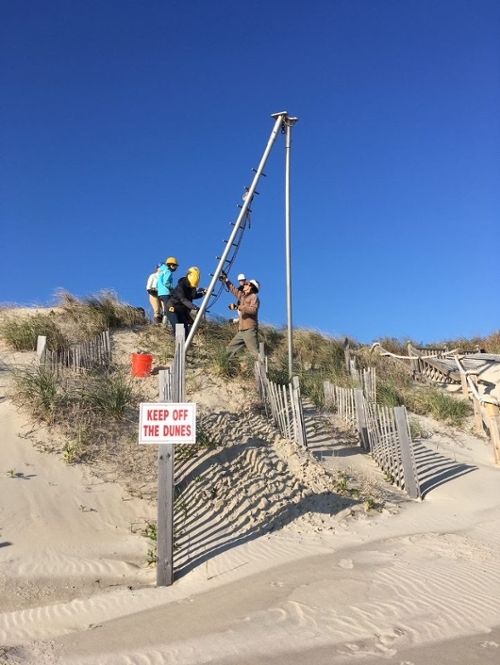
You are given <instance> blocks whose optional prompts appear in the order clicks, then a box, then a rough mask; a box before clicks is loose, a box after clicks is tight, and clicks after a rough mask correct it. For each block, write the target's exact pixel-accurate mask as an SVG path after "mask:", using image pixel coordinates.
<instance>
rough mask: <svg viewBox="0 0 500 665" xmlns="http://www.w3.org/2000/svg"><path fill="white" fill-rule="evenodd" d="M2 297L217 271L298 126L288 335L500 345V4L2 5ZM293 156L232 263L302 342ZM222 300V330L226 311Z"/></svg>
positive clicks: (273, 181)
mask: <svg viewBox="0 0 500 665" xmlns="http://www.w3.org/2000/svg"><path fill="white" fill-rule="evenodd" d="M0 23H1V27H0V38H1V43H2V46H1V51H0V54H1V62H2V66H1V68H0V69H1V71H0V74H1V78H2V97H3V102H2V105H1V109H0V113H1V115H0V120H1V126H2V130H1V131H2V137H1V143H2V151H1V152H2V154H1V157H0V169H1V172H0V177H1V189H2V191H1V203H0V205H1V208H0V214H1V224H2V235H1V237H2V244H3V249H2V259H1V262H0V302H15V303H26V304H35V303H36V304H39V303H43V304H47V303H51V302H53V298H54V293H55V291H56V290H57V289H58V288H64V289H66V290H68V291H70V292H71V293H73V294H75V295H77V296H85V295H89V294H94V293H96V292H98V291H100V290H102V289H107V288H109V289H113V290H115V291H116V292H117V293H118V295H119V296H120V298H122V299H124V300H126V301H127V302H130V303H132V304H134V305H141V306H144V307H148V301H147V294H146V292H145V283H146V280H147V277H148V275H149V274H150V272H151V271H152V269H153V267H154V265H155V264H156V263H157V262H158V261H161V260H164V259H165V258H166V257H167V256H170V255H174V256H176V257H177V258H178V259H179V262H180V264H181V267H180V269H179V273H178V274H179V277H180V276H182V275H183V274H185V272H186V271H187V269H188V268H189V267H190V266H192V265H197V266H199V268H200V269H201V272H202V283H203V285H208V283H209V280H210V278H209V273H211V272H213V271H214V270H215V268H216V265H217V260H216V258H215V257H216V256H220V255H221V253H222V251H223V239H225V238H228V237H229V234H230V232H231V228H232V227H231V225H230V223H231V222H234V221H235V220H236V218H237V215H238V208H237V206H238V204H239V203H241V196H242V194H243V191H244V187H245V186H249V185H250V184H251V181H252V177H253V173H252V171H251V169H252V168H255V167H257V166H258V163H259V161H260V159H261V157H262V154H263V151H264V148H265V146H266V144H267V141H268V139H269V135H270V132H271V130H272V127H273V123H274V121H273V119H272V118H271V117H270V116H271V114H272V113H275V112H278V111H282V110H287V111H288V112H289V113H290V114H291V115H293V116H297V117H299V119H300V120H299V122H298V123H297V125H296V126H295V128H294V130H293V145H292V151H291V159H292V174H291V175H292V182H291V223H292V262H293V273H292V274H293V280H292V283H293V321H294V325H295V326H297V327H311V328H316V329H319V330H321V331H323V332H326V333H329V334H331V335H335V336H337V335H344V334H347V335H349V336H351V337H353V338H355V339H357V340H359V341H361V342H367V343H368V342H371V341H373V340H375V339H377V338H380V337H384V336H391V337H397V338H400V339H405V338H408V337H411V338H412V339H414V340H415V341H419V342H423V343H431V342H437V341H442V340H445V339H450V338H454V337H458V336H466V337H471V336H474V335H488V334H490V333H491V332H493V331H495V330H498V329H499V327H500V324H499V313H500V307H499V300H500V299H499V296H498V292H499V282H500V260H499V248H500V231H499V213H500V186H499V182H500V177H499V176H500V115H499V109H500V3H498V2H497V0H418V1H415V0H309V1H308V2H303V1H299V0H289V2H287V3H285V4H281V5H280V4H276V3H270V2H264V1H263V0H253V1H252V0H247V1H246V2H242V1H239V0H213V1H212V2H209V1H208V0H206V1H205V0H163V1H161V0H142V1H139V0H135V1H131V0H85V1H84V0H45V1H44V2H38V1H36V0H29V1H28V0H5V1H4V2H3V3H2V19H1V22H0ZM284 153H285V146H284V138H283V137H282V136H279V137H278V140H277V141H276V144H275V145H274V148H273V150H272V153H271V155H270V158H269V161H268V164H267V167H266V170H265V172H266V175H267V177H266V178H265V179H262V180H261V182H260V184H259V186H258V191H259V193H260V195H259V196H258V197H257V198H256V201H255V202H254V204H253V206H252V209H253V215H252V227H251V229H250V230H249V231H247V232H246V233H245V237H244V240H243V244H242V247H241V249H240V251H239V254H238V260H237V262H236V264H235V270H234V274H231V277H232V278H233V279H234V280H235V279H236V274H237V272H239V271H240V270H242V271H244V272H245V273H246V274H247V277H253V278H256V279H258V280H259V281H260V282H261V284H262V290H261V294H260V295H261V312H260V318H261V321H264V322H268V323H274V324H276V325H285V324H286V320H287V311H286V271H285V212H284V199H285V194H284V178H285V168H284V164H285V161H284V160H285V157H284ZM230 301H231V299H230V297H229V296H228V295H225V296H223V297H222V298H221V299H220V300H219V302H218V303H217V304H216V305H215V306H214V307H213V308H212V310H211V313H212V314H221V315H223V316H228V315H229V312H228V310H227V305H228V303H229V302H230Z"/></svg>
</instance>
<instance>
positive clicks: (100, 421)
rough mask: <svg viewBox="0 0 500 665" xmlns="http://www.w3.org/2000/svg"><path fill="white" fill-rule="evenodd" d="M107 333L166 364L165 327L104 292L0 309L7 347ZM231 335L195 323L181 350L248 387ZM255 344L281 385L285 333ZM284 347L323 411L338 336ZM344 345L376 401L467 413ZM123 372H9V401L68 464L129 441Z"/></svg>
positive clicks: (339, 375) (337, 363)
mask: <svg viewBox="0 0 500 665" xmlns="http://www.w3.org/2000/svg"><path fill="white" fill-rule="evenodd" d="M108 328H112V329H113V328H122V329H125V330H127V329H129V330H133V331H134V334H136V335H137V343H138V344H139V346H140V348H141V349H142V350H144V351H146V352H149V353H152V354H154V356H155V358H156V363H157V365H161V366H168V365H169V364H170V362H171V360H172V357H173V353H174V348H175V344H174V339H173V336H172V335H171V332H170V329H169V328H168V327H165V326H154V325H148V324H147V322H146V320H145V318H144V313H143V312H142V311H139V310H137V309H136V308H134V307H131V306H130V305H128V304H126V303H123V302H121V301H120V300H119V299H118V298H117V297H116V295H115V294H113V293H112V292H109V291H104V292H101V293H99V294H97V295H96V296H92V297H88V298H83V299H78V298H76V297H74V296H72V295H71V294H68V293H65V292H63V293H61V294H60V304H59V309H57V310H52V311H51V312H50V313H48V314H43V313H41V314H32V315H29V316H26V317H17V316H15V315H14V312H12V313H11V312H9V311H4V312H2V318H1V321H0V337H1V338H2V339H3V340H4V341H5V342H6V343H7V344H8V345H9V346H10V347H11V348H13V349H15V350H18V351H22V350H30V351H33V350H34V349H35V348H36V340H37V337H38V335H45V336H46V337H47V343H48V346H49V348H50V349H52V350H59V349H62V348H67V346H68V344H69V343H70V341H73V340H75V339H81V340H84V339H86V338H88V337H89V336H90V335H91V334H96V333H97V332H100V331H101V330H105V329H108ZM235 332H236V326H235V324H234V323H233V322H232V321H230V320H228V319H222V318H212V319H207V320H204V321H202V322H201V324H200V327H199V330H198V334H197V337H196V339H195V342H194V344H193V346H192V348H191V349H190V351H189V353H188V367H189V365H194V366H197V367H198V368H200V367H201V368H202V369H203V370H204V371H206V372H207V373H212V374H214V375H216V376H219V377H223V378H224V379H227V380H228V381H244V382H246V383H253V374H252V373H251V372H250V373H248V372H246V373H245V372H242V369H241V367H240V361H241V356H236V357H234V358H232V359H229V358H228V357H227V354H226V346H227V344H228V342H229V341H230V340H231V338H232V337H233V335H234V334H235ZM260 339H261V340H262V341H263V342H264V345H265V350H266V353H267V355H268V364H269V377H270V379H271V380H272V381H274V382H276V383H280V384H287V383H289V381H290V377H289V376H288V348H287V335H286V331H285V330H284V329H276V328H273V327H272V326H269V325H264V326H261V328H260ZM380 341H381V344H382V345H383V346H384V348H387V349H388V350H391V351H392V352H395V353H400V354H401V355H405V352H406V349H405V346H404V343H403V342H401V341H399V340H395V339H393V338H386V339H384V340H380ZM476 341H478V340H476V339H475V340H474V342H476ZM499 341H500V332H497V333H494V334H493V335H491V336H490V337H489V338H482V339H481V344H482V347H483V348H485V347H486V348H487V349H488V350H490V351H493V350H494V349H496V348H497V346H496V345H497V344H498V342H499ZM293 343H294V356H293V374H294V375H295V376H298V377H299V381H300V386H301V392H302V394H303V395H304V396H305V397H307V398H308V399H310V400H311V401H312V402H313V403H314V404H315V405H316V406H318V407H319V408H321V407H323V402H324V388H323V384H324V381H326V380H328V381H331V382H332V383H334V384H336V385H338V386H342V387H346V388H352V387H353V382H352V378H351V376H350V375H349V374H348V372H347V370H346V368H345V359H344V340H343V339H336V338H333V337H327V336H325V335H322V334H321V333H319V332H318V331H314V330H295V331H294V334H293ZM448 344H449V345H450V342H448ZM350 348H351V351H352V354H353V355H355V356H356V359H357V363H358V367H359V368H360V369H361V368H363V367H368V366H373V365H374V366H376V368H377V402H378V403H379V404H383V405H386V406H388V407H393V406H399V405H405V406H406V407H407V408H408V410H409V411H411V412H413V413H415V414H423V415H425V414H427V415H430V416H432V417H434V418H436V419H438V420H441V421H444V422H449V423H453V424H454V425H456V426H462V425H463V424H464V422H465V421H466V419H467V418H468V417H469V415H470V414H471V413H472V406H471V404H470V402H468V401H467V400H463V399H460V398H457V397H456V396H454V395H450V394H448V393H446V392H445V391H443V390H441V389H440V388H439V387H423V386H419V385H416V384H415V383H413V382H412V380H411V378H410V376H409V375H408V374H407V373H405V372H404V370H403V369H401V368H399V367H398V366H397V365H394V364H391V363H390V362H388V361H387V359H386V358H382V357H380V356H379V355H377V354H374V353H370V349H369V347H368V346H364V345H361V344H358V343H357V342H356V341H355V340H350ZM128 371H129V370H128V369H123V368H122V369H120V368H119V367H116V366H115V367H111V368H108V369H105V370H104V369H103V370H92V371H90V370H89V371H86V372H82V373H81V374H71V373H69V372H62V373H60V374H57V373H54V372H52V371H51V370H48V369H46V368H44V367H27V368H25V369H24V370H18V371H17V372H16V375H15V399H16V401H17V403H18V404H19V405H20V406H22V407H23V408H25V409H27V410H29V412H30V413H31V415H32V417H33V418H34V419H35V420H38V421H41V422H44V423H47V424H49V425H57V426H58V427H59V428H61V430H63V431H64V432H65V434H66V435H67V437H68V440H69V442H70V443H68V445H69V446H70V448H69V449H68V451H67V455H66V456H67V458H68V460H71V461H78V460H80V459H83V458H85V459H96V458H97V456H98V454H99V450H100V449H102V447H103V445H107V446H108V447H109V440H110V439H111V440H113V437H119V438H120V437H125V438H127V437H128V439H127V440H130V441H134V439H135V437H136V432H135V428H136V426H137V423H136V420H137V413H138V404H139V402H140V401H141V399H143V398H144V396H143V395H141V394H140V391H139V386H138V384H137V382H134V381H133V380H132V379H131V377H130V376H129V374H128ZM106 428H109V429H108V431H107V430H106ZM119 432H121V433H119ZM106 441H107V443H106Z"/></svg>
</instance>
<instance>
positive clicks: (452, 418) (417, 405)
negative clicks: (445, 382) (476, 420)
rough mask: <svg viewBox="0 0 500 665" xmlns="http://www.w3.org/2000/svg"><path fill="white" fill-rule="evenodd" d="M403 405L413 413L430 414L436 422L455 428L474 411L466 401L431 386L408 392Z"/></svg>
mask: <svg viewBox="0 0 500 665" xmlns="http://www.w3.org/2000/svg"><path fill="white" fill-rule="evenodd" d="M405 404H406V406H407V407H408V408H409V409H410V410H411V411H413V412H414V413H420V414H430V415H432V416H433V417H434V418H436V420H442V421H445V422H447V423H450V424H452V425H455V426H456V427H461V426H462V425H463V423H464V421H465V420H466V418H468V417H469V416H470V415H472V413H473V411H474V409H473V406H472V404H471V402H469V401H468V400H464V399H461V398H458V397H455V396H454V395H450V394H449V393H446V392H444V391H443V390H441V389H439V388H434V387H432V386H431V387H426V388H420V389H416V390H413V391H410V392H409V393H408V394H407V395H406V396H405Z"/></svg>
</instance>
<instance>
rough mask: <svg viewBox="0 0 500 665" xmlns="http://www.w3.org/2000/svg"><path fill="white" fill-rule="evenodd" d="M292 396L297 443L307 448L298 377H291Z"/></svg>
mask: <svg viewBox="0 0 500 665" xmlns="http://www.w3.org/2000/svg"><path fill="white" fill-rule="evenodd" d="M292 395H293V401H294V407H295V409H294V410H295V420H296V422H297V434H298V435H299V440H298V442H299V443H300V444H301V445H302V446H304V447H305V448H307V437H306V428H305V424H304V413H303V411H302V400H301V399H300V383H299V377H298V376H294V377H292Z"/></svg>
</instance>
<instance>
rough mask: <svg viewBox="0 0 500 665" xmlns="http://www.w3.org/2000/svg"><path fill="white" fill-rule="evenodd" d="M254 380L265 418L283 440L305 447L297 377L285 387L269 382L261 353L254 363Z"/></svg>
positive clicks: (265, 364)
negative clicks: (272, 424)
mask: <svg viewBox="0 0 500 665" xmlns="http://www.w3.org/2000/svg"><path fill="white" fill-rule="evenodd" d="M255 378H256V380H257V389H258V391H259V396H260V398H261V400H262V402H263V404H264V408H265V410H266V415H267V417H268V418H269V419H270V420H272V421H273V423H274V425H275V426H276V427H277V428H278V429H279V431H280V433H281V435H282V436H283V437H284V438H285V439H289V440H290V441H297V443H299V444H300V445H302V446H307V437H306V428H305V422H304V412H303V409H302V399H301V396H300V385H299V379H298V377H296V376H294V377H293V378H292V381H291V382H290V383H289V384H287V385H280V384H277V383H274V382H273V381H270V380H269V377H268V376H267V363H266V362H263V356H262V353H261V354H260V355H259V359H258V360H257V361H256V362H255Z"/></svg>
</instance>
